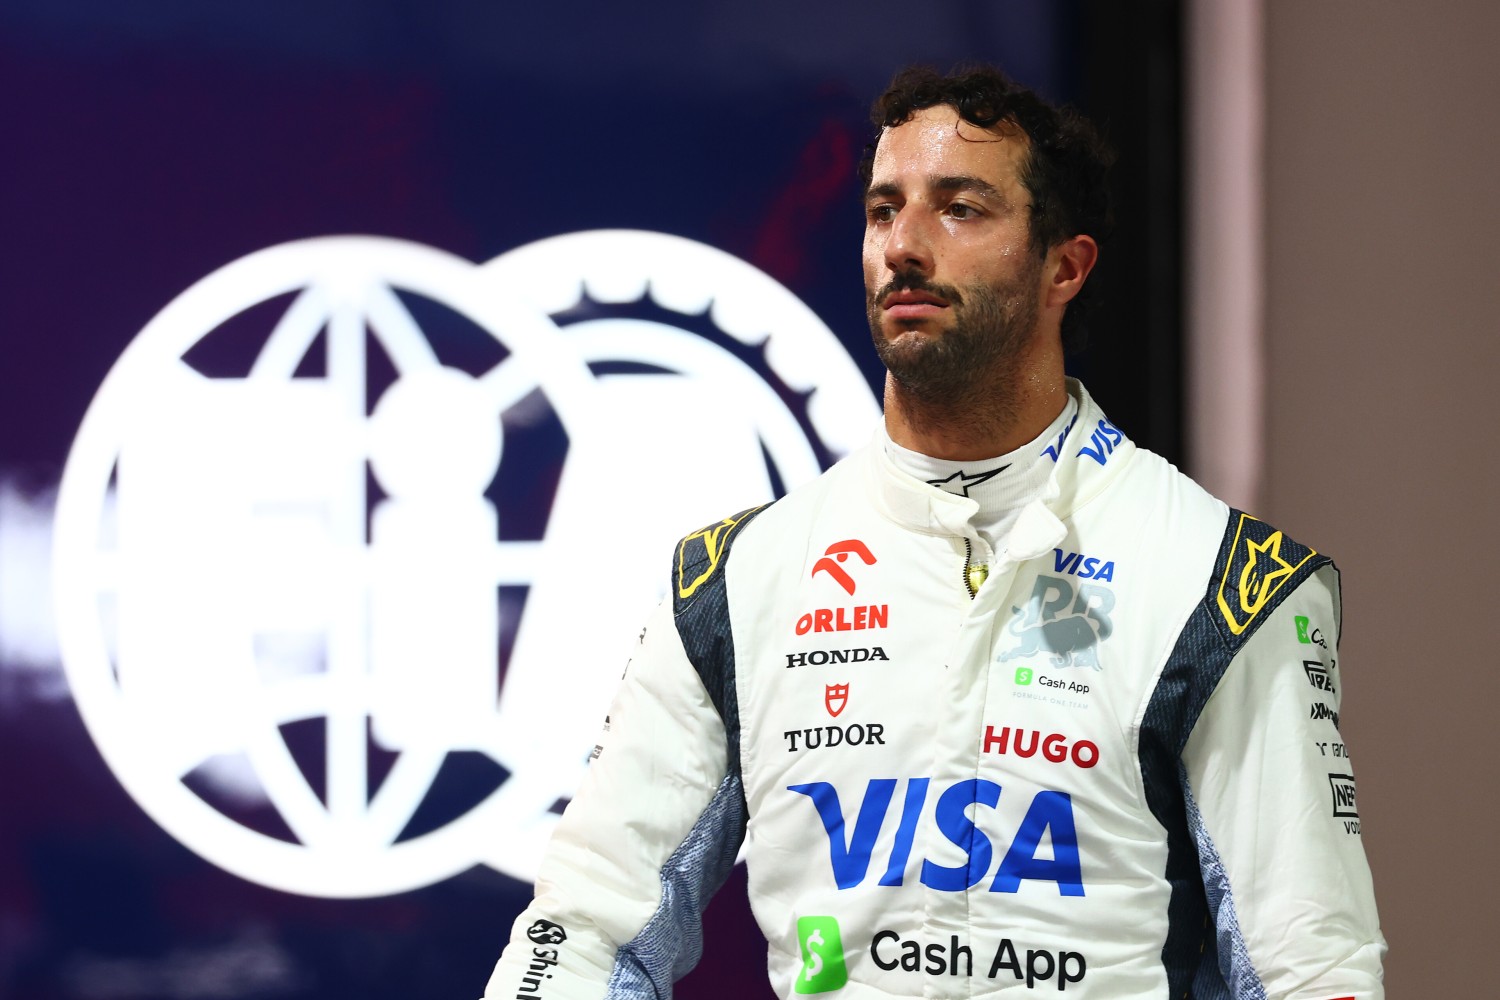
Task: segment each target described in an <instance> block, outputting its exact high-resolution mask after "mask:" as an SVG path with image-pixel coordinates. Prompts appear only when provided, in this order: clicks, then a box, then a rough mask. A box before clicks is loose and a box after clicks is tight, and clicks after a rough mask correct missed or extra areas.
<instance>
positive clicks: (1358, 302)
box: [1262, 0, 1500, 1000]
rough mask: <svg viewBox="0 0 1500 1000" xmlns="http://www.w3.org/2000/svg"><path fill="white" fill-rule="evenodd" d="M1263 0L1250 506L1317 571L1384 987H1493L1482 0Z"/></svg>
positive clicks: (1497, 576)
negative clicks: (1335, 654)
mask: <svg viewBox="0 0 1500 1000" xmlns="http://www.w3.org/2000/svg"><path fill="white" fill-rule="evenodd" d="M1265 13H1266V36H1265V41H1266V79H1267V102H1266V145H1267V149H1266V168H1267V169H1266V185H1267V187H1266V207H1267V216H1266V222H1267V226H1266V263H1267V269H1266V288H1267V299H1266V327H1267V341H1268V343H1267V356H1266V357H1267V362H1268V380H1267V397H1266V403H1267V407H1266V409H1267V413H1266V420H1267V455H1266V459H1267V461H1266V469H1265V475H1266V478H1265V482H1264V486H1263V490H1262V495H1263V497H1264V498H1265V504H1264V506H1265V511H1266V515H1267V517H1268V518H1269V519H1270V520H1272V521H1274V522H1276V523H1277V524H1278V525H1279V526H1281V527H1284V528H1286V529H1287V530H1288V532H1289V533H1290V534H1292V535H1294V536H1295V537H1298V538H1300V539H1302V540H1305V541H1308V542H1309V543H1311V544H1313V545H1315V546H1317V547H1319V548H1322V549H1324V550H1325V551H1327V552H1329V553H1331V554H1332V555H1333V556H1334V558H1335V560H1336V561H1337V562H1338V563H1339V565H1340V567H1341V568H1342V570H1343V579H1344V641H1343V659H1342V661H1341V664H1340V666H1341V671H1342V673H1343V677H1344V683H1345V697H1344V712H1343V732H1344V735H1345V737H1346V738H1347V739H1348V741H1349V743H1350V744H1351V746H1352V749H1353V753H1354V766H1355V773H1356V776H1357V777H1358V780H1359V794H1360V813H1361V816H1362V819H1363V825H1364V840H1365V847H1366V849H1367V850H1368V852H1369V855H1370V859H1371V865H1372V867H1373V868H1374V872H1375V886H1376V892H1377V897H1378V899H1379V902H1380V909H1381V920H1382V924H1383V926H1384V928H1385V933H1386V937H1387V939H1388V940H1389V941H1390V943H1391V954H1390V958H1389V962H1388V965H1387V974H1386V982H1387V986H1388V989H1389V993H1390V996H1392V997H1393V998H1423V1000H1425V998H1428V997H1459V996H1472V997H1494V996H1500V972H1497V971H1495V969H1496V966H1497V965H1500V940H1497V933H1496V932H1497V931H1500V916H1497V914H1496V894H1497V889H1500V877H1497V875H1500V836H1497V832H1500V826H1497V812H1496V808H1495V797H1496V793H1497V790H1500V780H1497V778H1496V774H1497V765H1496V761H1495V759H1494V752H1493V748H1494V747H1495V745H1496V738H1495V730H1496V728H1497V723H1496V718H1497V715H1500V679H1497V674H1500V669H1497V666H1500V662H1497V661H1500V606H1497V602H1496V599H1495V597H1496V592H1497V589H1500V587H1497V581H1500V530H1497V518H1496V516H1495V514H1494V513H1493V512H1492V507H1493V505H1494V503H1495V500H1494V496H1495V493H1496V488H1497V486H1500V475H1497V465H1500V463H1497V460H1496V455H1497V449H1500V441H1497V439H1496V433H1495V432H1496V429H1497V428H1500V384H1497V375H1500V3H1495V2H1491V0H1469V2H1465V0H1436V2H1423V3H1416V2H1410V3H1394V2H1369V0H1341V2H1336V0H1267V3H1266V8H1265ZM1466 991H1472V992H1466Z"/></svg>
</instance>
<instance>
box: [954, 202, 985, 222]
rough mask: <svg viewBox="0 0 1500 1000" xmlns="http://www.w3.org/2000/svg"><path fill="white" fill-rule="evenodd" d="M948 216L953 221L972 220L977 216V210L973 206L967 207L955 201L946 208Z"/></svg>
mask: <svg viewBox="0 0 1500 1000" xmlns="http://www.w3.org/2000/svg"><path fill="white" fill-rule="evenodd" d="M948 214H949V215H951V216H953V217H954V218H955V219H972V218H974V217H975V216H977V215H978V214H979V209H977V208H975V207H974V206H973V205H967V204H965V203H964V202H961V201H955V202H954V203H953V204H951V205H949V206H948Z"/></svg>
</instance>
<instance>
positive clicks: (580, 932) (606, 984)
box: [485, 601, 744, 1000]
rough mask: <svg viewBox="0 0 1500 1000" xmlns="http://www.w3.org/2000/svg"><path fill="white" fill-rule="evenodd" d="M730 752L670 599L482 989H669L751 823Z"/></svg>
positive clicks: (645, 639) (553, 997)
mask: <svg viewBox="0 0 1500 1000" xmlns="http://www.w3.org/2000/svg"><path fill="white" fill-rule="evenodd" d="M726 758H727V750H726V746H725V733H724V724H723V721H722V720H721V719H720V717H719V714H718V711H717V710H716V709H715V708H714V706H713V704H712V702H711V700H710V699H709V696H708V694H707V692H706V691H705V689H704V686H703V682H702V681H701V680H700V678H699V675H698V673H697V672H696V671H695V670H694V668H693V666H692V664H691V663H690V662H689V660H688V658H687V656H686V654H685V653H684V651H683V646H682V641H681V639H680V637H679V634H678V631H677V627H676V623H675V622H674V619H673V614H672V606H671V602H670V601H667V602H664V603H663V604H662V605H661V606H660V607H659V608H657V610H656V612H655V613H654V614H653V615H652V617H651V619H650V621H649V622H648V624H647V627H646V630H645V632H644V633H643V635H642V638H641V645H640V647H639V649H638V652H637V655H636V656H635V657H633V658H632V660H631V662H630V664H629V666H628V667H627V669H626V673H625V677H624V679H623V680H622V682H621V686H620V689H619V692H618V693H617V694H616V696H615V699H614V701H613V703H612V705H611V707H610V711H609V716H608V718H607V719H606V722H605V733H604V734H603V736H602V738H601V742H600V746H599V748H598V749H596V751H595V754H594V759H593V761H592V762H591V763H590V765H589V767H588V770H587V772H586V774H585V777H584V780H583V783H582V785H581V786H580V787H579V790H578V794H577V795H576V797H575V798H574V799H573V801H572V803H571V804H570V805H569V806H568V808H567V811H566V812H565V813H564V814H563V817H562V819H561V821H560V822H559V824H558V827H557V831H556V833H555V834H554V835H553V838H552V841H551V843H550V844H549V846H548V848H547V853H546V855H545V857H544V859H543V862H542V866H541V872H540V876H539V877H538V880H537V886H536V898H535V899H534V900H533V902H532V903H531V905H530V906H528V907H527V908H526V910H525V911H524V912H522V914H521V915H520V916H519V917H518V918H516V921H515V924H514V926H513V927H512V930H511V939H510V944H509V945H508V946H507V947H506V949H505V952H504V954H502V955H501V957H500V960H499V962H498V963H497V964H496V966H495V971H494V974H493V975H492V976H491V978H490V981H489V986H488V987H487V989H486V992H485V996H486V997H487V998H496V1000H498V998H505V1000H509V998H511V997H516V996H522V997H527V996H538V995H540V996H545V997H547V998H548V1000H596V998H600V997H655V996H665V995H668V994H669V993H670V990H671V984H672V982H673V981H674V980H675V979H677V978H679V977H681V976H682V975H685V974H686V973H687V972H688V970H690V969H691V968H692V967H693V965H694V964H696V963H697V961H698V958H699V956H700V955H701V953H702V932H701V924H700V917H701V914H702V911H703V907H704V906H706V905H707V902H708V898H709V896H710V895H712V893H713V892H714V891H715V890H716V889H717V888H718V887H719V886H720V885H721V884H722V883H723V880H724V878H725V876H726V875H727V874H728V872H729V869H730V867H731V866H732V865H733V863H734V857H735V854H736V852H737V851H738V849H739V845H740V841H741V840H742V839H743V835H744V812H743V809H744V807H743V803H744V796H743V791H742V789H741V787H740V784H739V775H738V773H737V769H736V771H735V772H734V773H730V772H729V771H728V769H727V768H726Z"/></svg>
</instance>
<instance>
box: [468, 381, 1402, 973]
mask: <svg viewBox="0 0 1500 1000" xmlns="http://www.w3.org/2000/svg"><path fill="white" fill-rule="evenodd" d="M1070 389H1071V391H1072V392H1073V393H1074V394H1075V396H1077V397H1078V400H1079V404H1080V411H1079V416H1078V418H1077V420H1076V421H1075V422H1074V423H1073V424H1072V425H1071V426H1070V428H1069V429H1068V430H1067V431H1066V432H1065V436H1064V438H1062V439H1061V440H1060V441H1058V442H1057V444H1056V445H1055V446H1054V447H1053V448H1051V449H1050V453H1051V454H1052V455H1054V456H1056V457H1055V461H1056V468H1055V471H1054V474H1053V476H1052V479H1051V483H1050V485H1049V486H1048V488H1047V490H1046V491H1045V494H1044V496H1043V497H1042V498H1041V499H1040V500H1038V501H1035V502H1033V503H1031V504H1030V505H1029V506H1028V507H1027V508H1026V509H1025V510H1024V511H1023V512H1022V514H1021V517H1020V519H1019V521H1018V522H1017V524H1016V526H1015V528H1014V529H1013V530H1012V532H1011V535H1010V538H1009V541H1008V545H1007V551H1006V552H1004V553H1000V554H992V553H991V552H990V551H989V549H988V546H987V545H986V544H985V543H984V541H983V540H982V539H981V538H980V536H979V535H978V534H977V533H976V532H974V530H973V529H972V528H971V527H970V524H969V517H970V515H971V514H972V513H973V511H974V508H975V503H974V501H972V500H969V499H967V498H965V497H959V496H955V495H952V494H949V493H945V492H943V491H941V490H938V489H935V488H933V487H931V486H928V485H927V484H925V483H922V482H920V481H918V480H916V479H913V478H911V477H909V476H907V475H905V474H904V473H902V472H900V471H898V470H897V469H896V468H895V467H894V466H893V465H892V464H891V463H890V460H889V459H888V458H887V457H886V455H885V454H884V451H883V449H880V448H878V447H870V448H866V449H865V450H863V451H861V452H858V453H856V454H854V455H852V456H851V457H849V458H848V459H846V460H845V461H843V462H841V463H840V464H839V465H837V466H835V467H834V468H833V469H832V470H830V471H829V472H828V473H826V474H825V475H824V476H822V477H821V478H820V479H818V480H817V481H816V482H814V483H812V484H810V485H809V486H807V487H805V488H802V489H799V490H796V491H794V492H792V493H791V494H789V495H788V496H786V497H785V498H783V499H782V500H780V501H778V502H776V503H775V504H772V505H770V506H768V507H765V508H761V509H759V510H757V511H750V512H746V513H744V514H742V515H738V516H736V517H733V518H728V519H725V520H724V521H723V522H721V523H719V524H715V525H711V526H710V527H708V528H705V529H704V530H702V531H699V532H697V533H695V534H693V535H689V536H688V537H687V538H685V539H683V540H682V542H681V543H680V545H679V548H678V552H677V555H676V562H675V565H674V567H673V580H672V596H671V598H670V599H669V600H668V601H667V602H665V603H664V604H663V605H662V606H661V607H660V608H659V609H658V611H657V612H656V614H655V615H654V616H653V618H652V619H651V621H650V622H649V624H648V626H647V628H646V631H645V632H644V634H643V636H642V640H641V645H640V646H639V648H638V651H637V653H636V655H635V656H634V658H633V659H632V661H631V663H630V665H629V667H628V668H627V671H626V675H625V678H624V681H623V682H622V687H621V690H620V691H619V693H618V695H617V696H616V699H615V701H614V703H613V706H612V708H611V710H610V714H609V719H608V720H607V723H606V727H605V729H606V732H605V734H604V736H603V738H602V742H601V745H600V747H599V748H597V749H596V751H595V759H594V760H593V762H592V763H591V765H590V767H589V769H588V774H587V776H586V778H585V780H584V782H583V785H582V788H581V789H580V791H579V793H578V796H577V797H576V799H575V800H574V801H573V803H572V804H571V806H570V807H569V808H568V810H567V813H566V815H565V816H564V817H563V819H562V821H561V823H560V825H559V828H558V831H557V833H556V835H555V837H554V838H553V841H552V844H551V847H550V849H549V851H548V854H547V857H546V860H545V861H544V863H543V866H542V869H541V876H540V878H539V880H538V882H537V897H536V899H535V901H534V902H533V903H532V905H531V906H530V907H529V908H528V909H527V910H526V911H525V912H524V913H523V914H522V915H521V916H520V917H519V918H518V919H517V921H516V923H515V927H514V931H513V934H512V939H511V943H510V945H509V947H508V948H507V949H506V951H505V953H504V955H503V956H502V958H501V960H500V962H499V963H498V965H497V966H496V968H495V972H494V975H493V977H492V978H491V980H490V983H489V988H488V992H487V994H486V995H487V996H488V997H491V998H505V1000H509V998H512V997H523V998H528V1000H532V998H538V997H540V998H544V1000H584V998H598V997H667V996H669V995H670V994H671V984H672V982H673V980H674V979H676V978H678V977H680V976H681V975H683V974H684V973H686V972H687V971H688V969H690V968H691V967H692V966H693V964H694V963H695V962H696V961H697V960H698V957H699V955H700V953H701V947H702V944H701V933H700V925H699V916H700V913H701V912H702V909H703V907H704V906H705V905H706V904H707V901H708V898H709V896H710V895H711V893H712V892H713V890H714V889H716V888H717V887H718V886H719V885H720V884H721V882H722V880H723V879H724V877H725V875H726V873H727V871H728V868H729V866H730V865H731V864H732V863H733V860H734V858H735V854H736V852H737V851H738V850H739V849H740V845H741V842H742V840H743V841H744V843H745V859H746V862H747V864H748V865H749V887H750V896H751V905H752V907H753V909H754V912H755V916H756V919H757V922H758V923H759V925H760V928H761V930H762V931H763V932H764V934H765V936H766V940H767V941H768V943H769V963H768V964H769V973H770V979H771V983H772V986H773V987H774V990H775V992H776V993H777V994H779V995H780V996H783V997H794V996H802V995H814V994H827V995H828V996H829V997H830V998H835V1000H845V998H847V1000H857V998H867V997H870V998H873V997H919V996H926V997H970V996H991V995H995V994H999V995H1001V996H1005V997H1023V996H1033V995H1036V996H1050V995H1061V996H1069V997H1077V998H1082V1000H1091V998H1092V1000H1133V998H1147V997H1149V998H1159V1000H1168V998H1171V1000H1176V998H1180V997H1194V998H1218V997H1232V998H1235V1000H1241V998H1302V1000H1314V998H1316V1000H1331V998H1341V997H1357V998H1360V1000H1370V998H1380V997H1383V995H1384V994H1383V990H1382V986H1381V957H1382V955H1383V953H1384V950H1385V943H1384V941H1383V939H1382V937H1381V934H1380V931H1379V927H1378V923H1377V919H1376V913H1375V903H1374V898H1373V894H1372V890H1371V883H1370V874H1369V869H1368V866H1367V864H1366V861H1365V856H1364V852H1363V849H1362V847H1361V845H1360V836H1359V822H1360V821H1359V815H1358V812H1357V810H1356V807H1355V794H1354V778H1353V772H1352V770H1351V768H1350V761H1349V752H1348V749H1347V747H1346V746H1345V744H1344V743H1343V741H1342V739H1341V737H1340V735H1339V729H1338V722H1339V717H1338V713H1339V691H1340V689H1341V686H1342V678H1341V671H1340V669H1339V667H1338V665H1337V663H1336V658H1337V637H1338V634H1339V595H1338V574H1337V571H1336V570H1335V568H1334V566H1333V564H1332V563H1331V562H1329V561H1328V559H1327V558H1326V557H1325V556H1323V555H1321V554H1319V553H1317V552H1314V551H1313V550H1312V549H1309V548H1307V547H1305V546H1303V545H1300V544H1298V543H1297V542H1294V541H1293V540H1292V539H1290V538H1288V537H1287V536H1286V535H1284V534H1282V533H1281V532H1280V531H1277V530H1275V529H1273V528H1272V527H1270V526H1269V525H1267V524H1265V523H1263V522H1261V521H1258V520H1256V519H1254V518H1252V517H1250V516H1249V515H1247V514H1243V513H1241V512H1239V511H1237V510H1232V509H1229V508H1227V507H1226V506H1225V505H1224V504H1222V503H1220V502H1219V501H1217V500H1215V499H1213V498H1212V497H1210V496H1208V495H1207V494H1206V493H1204V492H1203V490H1201V489H1200V488H1199V487H1198V486H1197V485H1195V484H1194V483H1193V482H1192V481H1191V480H1189V479H1187V478H1186V477H1184V476H1182V475H1181V474H1180V473H1178V472H1177V471H1176V470H1175V469H1174V468H1172V466H1170V465H1169V464H1167V463H1166V462H1165V461H1163V460H1162V459H1161V458H1159V457H1157V456H1156V455H1153V454H1151V453H1150V452H1147V451H1145V450H1142V449H1137V448H1136V447H1135V446H1134V445H1133V444H1132V443H1131V442H1130V441H1129V440H1128V439H1126V438H1125V437H1124V436H1123V435H1122V434H1121V433H1120V431H1119V430H1117V429H1116V428H1115V427H1114V426H1113V425H1112V424H1111V423H1110V422H1109V421H1108V420H1107V419H1106V418H1105V417H1104V416H1103V415H1102V414H1101V413H1100V412H1099V410H1098V409H1097V407H1095V405H1094V404H1093V402H1092V400H1090V399H1089V397H1088V396H1087V394H1086V393H1084V392H1083V390H1082V387H1081V386H1078V385H1077V384H1076V383H1070ZM983 565H987V566H988V574H987V578H984V579H981V576H982V575H983V574H982V573H981V572H980V571H978V567H980V566H983ZM974 584H979V586H978V588H977V593H976V592H974Z"/></svg>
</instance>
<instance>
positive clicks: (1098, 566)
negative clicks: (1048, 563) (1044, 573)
mask: <svg viewBox="0 0 1500 1000" xmlns="http://www.w3.org/2000/svg"><path fill="white" fill-rule="evenodd" d="M1052 563H1053V568H1054V569H1055V570H1056V571H1057V572H1059V573H1071V574H1072V575H1074V576H1077V577H1082V578H1083V579H1085V580H1113V579H1114V578H1115V562H1114V560H1113V559H1111V560H1109V561H1105V560H1103V559H1096V558H1095V557H1093V556H1086V555H1084V554H1083V553H1082V552H1064V551H1063V550H1062V549H1053V550H1052Z"/></svg>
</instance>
